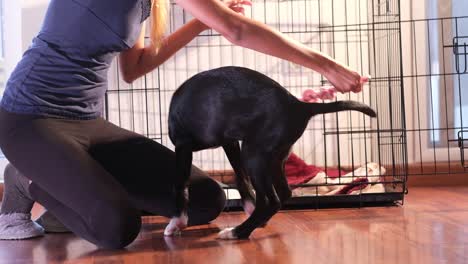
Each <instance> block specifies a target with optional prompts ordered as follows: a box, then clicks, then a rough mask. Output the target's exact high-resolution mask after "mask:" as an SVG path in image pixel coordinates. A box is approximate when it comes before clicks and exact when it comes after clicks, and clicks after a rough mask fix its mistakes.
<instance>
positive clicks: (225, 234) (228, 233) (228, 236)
mask: <svg viewBox="0 0 468 264" xmlns="http://www.w3.org/2000/svg"><path fill="white" fill-rule="evenodd" d="M218 238H219V239H224V240H233V239H238V238H237V236H236V235H235V234H234V227H229V228H225V229H224V230H222V231H221V232H219V233H218Z"/></svg>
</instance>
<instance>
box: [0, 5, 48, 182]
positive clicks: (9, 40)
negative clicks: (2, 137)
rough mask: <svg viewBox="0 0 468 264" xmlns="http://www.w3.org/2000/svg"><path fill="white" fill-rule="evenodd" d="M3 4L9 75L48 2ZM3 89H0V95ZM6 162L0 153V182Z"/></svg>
mask: <svg viewBox="0 0 468 264" xmlns="http://www.w3.org/2000/svg"><path fill="white" fill-rule="evenodd" d="M3 3H4V5H5V6H4V16H5V17H4V36H5V62H4V63H5V64H4V66H5V72H6V77H7V78H8V76H9V75H10V74H11V72H12V71H13V69H14V68H15V66H16V64H17V63H18V61H19V60H20V59H21V57H22V54H23V53H24V51H25V50H26V49H27V48H28V47H29V45H30V44H31V41H32V39H33V38H34V36H36V34H37V33H38V32H39V30H40V26H41V24H42V21H43V19H44V15H45V12H46V9H47V4H48V3H49V0H21V1H20V0H6V1H3ZM2 90H3V87H0V95H1V94H2ZM7 162H8V161H7V160H6V159H5V158H4V157H3V155H2V154H1V153H0V181H2V179H3V170H4V167H5V166H6V164H7Z"/></svg>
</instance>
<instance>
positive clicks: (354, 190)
mask: <svg viewBox="0 0 468 264" xmlns="http://www.w3.org/2000/svg"><path fill="white" fill-rule="evenodd" d="M385 171H386V170H385V168H384V167H381V166H379V165H378V164H377V163H368V164H366V165H365V166H362V167H360V168H358V169H356V170H354V171H353V172H350V173H347V174H345V175H342V176H341V177H337V178H330V177H327V175H326V174H325V172H323V171H322V172H319V173H318V174H317V175H316V176H315V177H314V178H313V179H311V180H310V181H308V182H307V183H306V184H314V185H319V186H307V187H298V188H295V189H294V190H293V196H314V195H336V194H360V193H384V192H385V186H384V185H383V184H382V183H380V182H381V181H382V178H381V177H380V176H381V175H384V174H385ZM347 190H348V191H347Z"/></svg>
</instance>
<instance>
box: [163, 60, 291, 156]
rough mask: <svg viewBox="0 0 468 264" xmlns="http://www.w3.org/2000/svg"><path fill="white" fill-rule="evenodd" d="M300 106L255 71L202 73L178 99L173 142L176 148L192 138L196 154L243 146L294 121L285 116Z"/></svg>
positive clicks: (228, 69)
mask: <svg viewBox="0 0 468 264" xmlns="http://www.w3.org/2000/svg"><path fill="white" fill-rule="evenodd" d="M296 104H297V99H296V98H295V97H294V96H293V95H291V94H290V93H289V92H288V91H287V90H286V89H284V88H283V87H282V86H281V85H280V84H278V83H277V82H275V81H274V80H272V79H270V78H268V77H267V76H265V75H263V74H261V73H258V72H256V71H253V70H250V69H246V68H241V67H222V68H218V69H214V70H210V71H206V72H202V73H200V74H197V75H195V76H193V77H192V78H190V79H189V80H187V81H186V82H185V83H183V84H182V85H181V86H180V88H179V89H178V90H177V91H176V92H175V93H174V96H173V98H172V101H171V105H170V110H169V136H170V137H171V140H172V141H173V142H174V141H175V142H174V144H177V142H182V141H184V139H185V138H187V137H190V140H192V141H196V143H197V145H198V146H195V149H197V150H198V149H205V148H210V147H216V146H220V145H222V143H224V142H225V141H233V140H244V139H246V138H248V137H254V136H256V135H255V134H256V133H257V132H258V131H259V130H261V129H262V128H264V127H266V126H271V125H272V124H273V123H279V122H281V121H282V120H281V119H286V118H290V117H288V115H287V114H286V113H287V112H288V111H289V110H290V109H291V107H292V106H295V105H296ZM271 117H273V120H272V118H271ZM176 133H177V134H176ZM187 139H188V138H187Z"/></svg>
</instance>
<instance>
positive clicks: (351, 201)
mask: <svg viewBox="0 0 468 264" xmlns="http://www.w3.org/2000/svg"><path fill="white" fill-rule="evenodd" d="M259 2H260V1H259ZM267 2H272V3H273V4H276V5H278V7H279V6H280V5H281V4H283V3H284V2H290V3H291V6H293V4H294V2H296V3H298V2H303V3H305V6H306V7H307V4H309V3H310V4H311V5H314V6H318V7H319V9H320V10H321V5H330V3H331V6H332V7H333V5H334V4H336V3H338V2H340V1H338V0H336V2H335V1H334V0H288V1H270V0H268V1H267V0H264V1H261V3H263V5H264V7H265V8H266V3H267ZM341 2H343V3H344V4H345V5H346V3H347V1H346V0H343V1H341ZM255 3H256V1H254V6H255ZM324 3H327V4H324ZM362 3H366V8H367V10H368V13H367V14H366V15H367V16H368V18H367V20H366V21H365V23H363V22H362V21H360V20H359V21H357V22H355V23H351V22H350V23H348V18H345V21H346V23H341V24H339V23H338V24H333V23H332V24H330V25H319V26H318V27H309V28H308V27H307V26H306V27H305V28H303V27H302V28H301V27H299V29H298V28H295V27H294V26H291V27H286V29H285V28H284V25H282V24H281V23H278V24H276V25H275V24H270V26H273V27H276V28H278V29H279V30H281V31H282V32H283V33H285V34H292V35H294V34H297V35H300V34H308V33H310V34H315V33H316V34H318V36H319V49H320V50H324V49H325V48H324V49H322V48H323V47H324V46H326V45H329V44H330V43H331V47H332V48H331V50H324V51H328V52H330V51H331V52H330V53H331V54H330V55H331V56H333V57H335V55H336V54H335V45H340V44H336V43H338V42H339V41H341V40H342V39H339V38H340V37H337V36H341V38H343V34H344V38H345V41H344V43H345V44H344V46H345V47H346V49H347V50H348V51H347V52H346V54H347V55H346V56H347V58H346V60H347V61H345V62H349V60H350V58H349V56H350V52H349V50H350V47H354V46H353V45H354V44H353V43H354V42H357V43H358V44H360V45H361V48H360V49H361V51H360V52H359V54H360V57H361V58H360V59H361V63H358V64H359V65H360V66H361V67H362V68H364V67H363V66H362V65H363V64H364V63H362V60H363V58H365V59H366V60H368V63H367V64H366V65H367V66H366V67H367V70H368V71H367V73H369V74H370V75H371V76H372V77H373V78H372V80H371V82H370V83H369V84H368V87H366V89H367V90H368V91H369V92H368V93H367V94H365V95H362V96H361V97H359V99H360V100H361V101H362V102H364V103H367V104H369V105H370V106H372V107H373V108H375V109H376V110H377V112H378V115H379V117H378V119H377V120H376V121H372V120H370V119H368V118H366V117H364V116H362V117H359V120H361V121H359V122H360V123H359V125H358V126H356V125H353V122H354V121H355V120H356V114H353V115H351V114H348V113H344V114H343V113H340V114H336V115H334V116H335V117H334V120H332V121H331V122H332V123H334V125H333V126H331V125H330V120H329V119H328V117H325V116H324V117H322V118H321V120H320V121H319V122H318V123H321V127H316V126H312V127H308V128H307V130H306V133H310V135H312V136H309V137H313V136H314V135H316V134H317V133H319V134H320V135H321V136H322V137H323V152H324V153H325V155H324V167H325V172H326V171H327V169H328V168H329V165H330V166H333V167H337V168H340V169H341V168H343V167H345V168H348V169H349V170H353V169H355V168H357V167H358V166H359V165H360V164H359V163H358V162H357V160H359V157H361V160H362V156H364V160H365V163H367V162H369V161H371V160H373V161H376V162H377V163H378V164H380V165H382V166H384V167H385V168H386V169H387V173H386V174H385V175H378V177H381V178H382V180H381V181H380V183H382V184H384V185H385V189H386V192H385V193H375V194H368V193H359V194H357V195H333V196H321V195H318V192H317V194H316V195H309V196H302V197H293V198H292V199H290V201H289V202H288V203H287V206H286V207H297V206H305V207H313V208H321V207H329V206H336V205H338V206H345V205H352V206H354V205H357V206H364V205H371V204H381V203H384V204H403V202H404V195H405V194H406V193H407V192H408V188H407V179H408V176H409V175H425V174H426V172H425V171H424V169H423V163H424V162H423V161H422V160H421V161H420V162H419V163H418V162H413V163H415V164H416V166H415V167H418V166H419V167H421V169H420V170H417V169H416V170H414V169H412V168H409V166H408V163H409V162H408V136H410V137H411V138H413V137H414V138H417V136H418V134H419V138H421V134H423V133H433V132H434V131H438V130H446V131H448V130H453V129H459V133H458V135H459V137H458V138H452V139H448V140H447V141H448V142H452V141H456V142H455V143H457V144H458V146H459V148H460V159H457V158H455V157H452V158H450V157H449V158H448V160H449V164H451V163H450V162H457V163H459V164H462V165H463V167H466V165H465V161H464V148H465V144H464V141H465V140H466V139H465V138H464V137H463V134H464V133H463V132H464V131H465V130H468V128H466V127H463V126H462V127H460V128H456V127H448V126H447V127H444V128H441V127H439V128H437V127H421V126H419V127H415V126H412V127H410V128H407V120H406V118H407V114H408V113H407V109H406V105H407V104H408V102H407V101H408V99H405V93H408V91H407V88H406V87H405V84H406V83H408V82H415V81H416V85H415V87H416V89H417V90H420V89H424V87H419V85H418V84H417V80H418V79H420V78H430V77H433V76H436V75H441V76H451V75H458V76H460V75H465V74H467V70H466V67H467V66H466V60H467V52H466V51H467V43H466V42H465V41H464V39H465V37H463V36H462V35H460V36H459V35H458V31H457V32H455V33H456V34H454V37H453V41H452V43H443V47H444V49H452V50H453V56H455V57H457V58H455V61H456V67H455V72H450V71H449V72H443V73H437V74H435V73H432V72H429V73H425V72H424V73H421V72H418V71H417V70H416V72H411V73H409V74H408V73H406V72H405V66H404V64H405V60H409V61H410V62H409V64H411V65H412V64H413V63H414V64H417V60H418V58H417V54H416V53H414V57H413V56H411V57H409V58H406V57H405V56H404V51H403V43H402V31H404V30H405V29H406V28H409V29H412V33H411V38H414V39H412V40H411V42H412V44H415V46H416V39H417V38H418V36H417V30H415V28H416V27H417V26H416V25H418V24H419V23H423V24H424V23H425V24H427V25H430V23H432V22H431V21H437V23H439V22H440V23H444V22H443V21H447V20H450V21H454V23H455V24H457V23H458V20H462V19H463V21H464V22H465V19H466V18H453V17H451V18H437V19H423V20H407V21H402V19H401V16H400V8H401V7H400V1H398V0H359V5H361V4H362ZM171 6H172V13H171V23H170V28H171V31H173V30H174V29H175V28H176V24H177V23H176V22H175V19H176V18H179V19H180V18H182V21H183V22H186V21H188V19H189V18H190V17H189V16H188V15H187V14H186V13H185V12H182V11H181V10H180V9H177V8H176V7H175V5H174V4H171ZM359 8H361V6H360V7H359ZM306 9H307V8H306ZM332 9H333V8H332ZM344 9H345V12H344V13H345V14H348V11H347V7H346V6H345V7H344ZM291 10H293V8H291ZM264 12H265V16H264V21H263V22H264V23H267V24H269V23H268V21H267V19H266V17H267V16H266V10H265V11H264ZM276 12H279V11H278V10H276ZM291 12H293V11H291ZM305 12H307V11H305ZM278 14H279V13H278ZM331 15H332V17H333V16H334V15H335V14H334V12H332V13H331ZM359 15H362V14H361V13H359ZM293 16H294V14H292V15H291V17H293ZM319 16H320V11H319ZM345 16H346V15H345ZM319 20H320V18H319ZM332 21H334V18H332ZM428 28H429V27H428ZM442 31H443V26H442ZM353 33H357V35H358V36H357V39H354V42H353V41H350V40H349V39H350V38H353V37H356V35H353ZM322 37H323V38H327V39H326V40H324V39H321V38H322ZM216 38H220V35H219V34H217V33H216V32H214V31H212V30H208V31H206V32H203V33H202V34H201V35H200V36H199V37H197V39H196V40H195V41H193V42H192V43H190V44H189V45H188V46H187V47H186V48H185V49H184V52H186V53H187V52H188V51H189V50H191V49H192V50H196V49H202V48H206V49H208V50H209V49H214V48H219V50H221V49H222V48H225V47H226V48H229V49H231V50H233V49H234V48H233V47H232V45H231V44H229V43H227V44H226V43H225V42H221V41H218V42H217V43H215V44H212V42H211V40H213V39H216ZM364 38H366V39H364ZM199 39H204V41H206V39H210V41H206V42H208V44H202V45H200V44H199V43H198V42H197V40H199ZM216 40H217V39H216ZM200 42H201V41H200ZM206 42H204V43H206ZM336 47H341V46H336ZM366 47H367V50H366ZM429 47H430V44H429ZM413 48H414V49H415V50H416V48H415V47H413ZM351 49H352V48H351ZM429 50H430V48H429ZM364 51H366V52H367V53H368V54H367V55H364ZM218 55H219V56H221V57H222V56H224V55H225V54H222V53H219V54H218ZM231 56H233V53H231ZM444 56H446V54H444ZM447 56H449V55H447ZM450 56H451V55H450ZM429 57H430V56H429ZM186 60H187V59H186ZM463 62H465V64H463ZM208 64H210V67H211V63H208ZM173 65H175V63H173ZM405 65H406V64H405ZM165 67H166V66H165V65H163V66H161V67H160V68H158V69H157V70H155V71H154V72H152V73H150V74H148V75H146V76H145V77H143V78H141V79H140V80H138V81H137V82H136V83H134V84H131V85H127V84H125V83H123V82H122V80H121V78H120V76H119V69H118V60H117V63H116V64H115V67H114V68H113V69H112V71H113V72H114V73H115V75H114V76H115V83H116V84H117V85H116V86H115V87H111V88H110V89H109V91H108V92H107V94H106V111H105V112H106V118H107V119H108V120H110V121H112V122H114V123H116V124H118V125H121V126H123V127H126V128H128V129H131V130H134V131H136V132H138V133H141V134H144V135H145V136H147V137H149V138H152V139H154V140H156V141H158V142H160V143H162V144H164V145H166V146H168V147H170V148H172V145H171V143H170V141H169V140H168V137H167V130H166V129H165V126H164V123H165V122H167V121H166V118H165V117H166V115H167V108H168V106H169V102H170V93H173V92H174V90H175V88H176V87H175V88H172V89H165V88H161V86H162V85H165V83H164V81H163V80H162V79H165V80H167V78H166V76H165V71H166V69H165ZM168 67H169V66H168ZM288 67H289V66H288ZM253 68H254V69H255V67H253ZM463 69H464V70H463ZM257 70H259V71H261V72H264V73H266V74H269V73H271V72H268V69H267V70H265V69H257ZM361 70H362V69H361ZM198 71H201V69H199V68H197V69H196V70H191V71H190V72H189V71H188V70H187V71H186V72H183V75H184V78H183V79H186V78H188V77H190V76H191V75H193V74H195V73H196V72H198ZM300 73H302V70H301V71H300ZM361 73H364V72H361ZM178 74H180V73H177V72H175V73H174V79H176V77H175V76H176V75H178ZM279 82H280V83H282V82H281V81H279ZM179 84H180V81H179ZM326 84H327V81H326V79H325V78H323V77H322V76H320V78H319V80H318V81H317V79H314V82H313V83H312V85H311V86H310V87H318V86H321V85H326ZM308 85H310V84H308ZM421 86H423V85H421ZM445 86H447V84H445ZM285 87H286V88H288V89H290V90H291V91H294V90H295V89H296V90H297V89H298V88H299V89H301V88H303V86H301V85H294V84H290V85H288V84H286V85H285ZM128 96H130V97H131V98H130V99H128V98H127V97H128ZM134 96H135V97H138V96H140V97H141V96H143V98H144V99H143V100H140V102H138V100H137V101H136V100H135V99H134V98H133V97H134ZM124 97H125V98H127V99H125V100H128V101H129V103H128V104H127V105H126V106H125V107H124V108H125V109H123V108H122V107H121V105H120V101H121V98H124ZM115 98H117V102H118V103H117V106H116V105H115V101H116V100H115ZM342 98H350V99H355V98H353V97H352V96H351V95H347V96H344V97H342ZM151 100H156V102H155V103H154V104H152V105H151V104H150V103H149V101H151ZM432 103H433V102H432V101H431V104H432ZM460 104H461V103H460ZM141 105H143V107H141ZM135 108H139V110H135ZM165 109H166V110H165ZM445 111H448V109H445ZM116 113H117V114H116ZM122 116H125V118H126V119H128V120H127V121H123V119H125V118H122ZM343 116H344V117H345V119H348V121H347V124H348V125H349V124H351V125H349V126H345V125H343V123H342V122H340V120H343ZM418 116H419V114H418ZM137 117H138V118H139V119H142V120H143V121H142V122H143V123H146V125H142V128H140V129H138V128H137V126H136V125H135V123H138V122H136V121H135V119H138V118H137ZM140 123H141V122H140ZM462 124H463V122H462ZM343 141H345V142H348V143H347V144H348V145H349V146H348V147H345V148H343V149H341V148H342V145H343V144H341V143H340V142H343ZM420 141H421V140H420ZM349 142H350V143H349ZM360 143H363V144H364V145H365V146H364V148H363V149H357V148H356V149H354V148H355V147H354V146H355V145H359V144H360ZM344 145H346V144H344ZM422 145H423V144H420V146H419V151H420V152H421V153H422V152H423V151H424V150H425V149H423V147H422ZM452 145H453V144H452ZM330 146H332V147H333V146H334V147H335V148H333V149H332V150H329V148H330ZM437 147H438V146H437V144H436V143H434V144H432V146H431V147H430V148H429V149H436V148H437ZM449 147H450V144H447V148H449ZM361 148H362V147H361ZM362 150H363V151H362ZM302 151H303V152H304V151H307V150H302ZM309 152H310V150H309ZM330 152H332V153H333V155H334V156H335V159H332V160H334V161H331V162H330V159H328V158H327V155H328V154H330ZM361 152H364V153H361ZM327 153H328V154H327ZM345 159H347V160H351V163H349V161H348V162H347V164H346V165H343V164H342V162H341V161H343V160H345ZM201 161H202V164H201V167H202V168H204V167H205V166H207V167H209V164H210V163H214V161H213V160H210V158H208V159H207V158H206V157H205V158H204V159H203V158H202V159H201ZM436 162H437V159H434V164H435V165H434V166H435V167H437V165H436ZM207 164H208V165H207ZM361 164H362V162H361ZM198 165H200V164H198ZM425 169H426V168H425ZM210 172H211V173H212V174H215V175H216V176H218V179H220V180H221V181H222V182H226V183H228V184H226V188H228V189H230V188H233V185H232V184H231V183H229V180H226V179H227V178H229V177H230V176H231V174H232V172H230V171H224V170H212V171H210ZM431 173H435V174H450V173H465V171H464V169H460V168H458V167H457V166H454V167H452V168H450V166H449V168H448V169H447V170H444V171H443V172H440V171H437V168H436V169H435V172H431ZM352 177H354V175H352ZM366 177H372V176H370V175H366ZM335 184H336V183H335ZM341 184H342V183H338V185H341ZM325 185H327V186H329V185H330V184H329V183H326V184H325ZM321 186H323V185H322V184H316V185H310V184H302V185H297V186H293V187H312V188H315V189H316V190H317V189H318V188H319V187H321ZM239 205H240V201H239V200H236V199H233V200H230V201H228V208H235V207H239Z"/></svg>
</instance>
